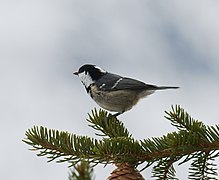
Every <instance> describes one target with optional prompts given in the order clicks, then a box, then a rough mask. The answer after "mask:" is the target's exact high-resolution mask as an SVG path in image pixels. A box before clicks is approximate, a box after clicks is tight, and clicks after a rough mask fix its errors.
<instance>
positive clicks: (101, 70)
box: [95, 66, 106, 73]
mask: <svg viewBox="0 0 219 180" xmlns="http://www.w3.org/2000/svg"><path fill="white" fill-rule="evenodd" d="M95 68H96V69H98V70H100V72H102V73H106V71H105V70H104V69H102V68H100V67H99V66H95Z"/></svg>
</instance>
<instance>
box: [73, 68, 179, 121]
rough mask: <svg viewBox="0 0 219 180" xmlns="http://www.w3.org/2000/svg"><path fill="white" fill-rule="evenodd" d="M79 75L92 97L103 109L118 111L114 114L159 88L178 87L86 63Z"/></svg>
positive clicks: (128, 108)
mask: <svg viewBox="0 0 219 180" xmlns="http://www.w3.org/2000/svg"><path fill="white" fill-rule="evenodd" d="M73 74H74V75H77V76H78V77H79V79H80V81H81V82H82V84H83V85H84V87H85V89H86V91H87V93H88V94H89V95H90V97H91V98H92V99H93V100H94V101H95V102H96V103H97V104H98V105H99V106H100V107H101V108H103V109H105V110H108V111H110V112H116V113H115V114H113V116H115V117H117V116H118V115H121V114H123V113H124V112H126V111H129V110H130V109H132V107H133V106H134V105H136V104H137V103H138V101H139V100H140V99H142V98H144V97H146V96H148V95H151V94H153V93H154V92H155V91H157V90H165V89H177V88H179V87H176V86H156V85H152V84H146V83H144V82H141V81H139V80H136V79H133V78H128V77H123V76H120V75H117V74H114V73H110V72H107V71H106V70H104V69H102V68H101V67H99V66H97V65H92V64H85V65H83V66H81V67H80V68H79V70H78V71H77V72H74V73H73Z"/></svg>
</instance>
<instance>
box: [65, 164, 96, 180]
mask: <svg viewBox="0 0 219 180" xmlns="http://www.w3.org/2000/svg"><path fill="white" fill-rule="evenodd" d="M93 172H94V170H93V168H92V167H91V166H90V164H89V163H88V162H87V161H84V160H82V161H81V162H80V163H78V164H77V165H75V166H74V168H73V169H72V170H71V173H70V174H69V180H94V175H93Z"/></svg>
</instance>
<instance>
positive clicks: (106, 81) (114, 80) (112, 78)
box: [97, 73, 157, 91]
mask: <svg viewBox="0 0 219 180" xmlns="http://www.w3.org/2000/svg"><path fill="white" fill-rule="evenodd" d="M97 86H98V87H99V88H100V89H102V90H105V91H116V90H122V89H129V90H145V89H148V90H156V89H157V86H154V85H149V84H145V83H144V82H141V81H138V80H135V79H132V78H127V77H122V76H119V75H116V74H111V73H108V74H106V75H105V76H103V77H102V78H101V79H100V80H99V81H98V84H97Z"/></svg>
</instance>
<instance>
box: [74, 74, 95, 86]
mask: <svg viewBox="0 0 219 180" xmlns="http://www.w3.org/2000/svg"><path fill="white" fill-rule="evenodd" d="M78 77H79V78H80V80H81V82H82V83H83V84H84V85H85V87H86V88H88V87H89V86H90V85H91V84H93V83H94V81H93V80H92V78H91V76H90V74H89V73H87V74H86V73H85V72H82V73H80V74H78Z"/></svg>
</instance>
